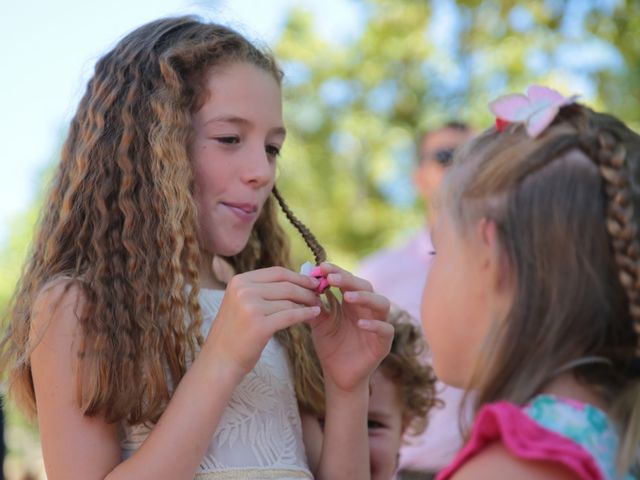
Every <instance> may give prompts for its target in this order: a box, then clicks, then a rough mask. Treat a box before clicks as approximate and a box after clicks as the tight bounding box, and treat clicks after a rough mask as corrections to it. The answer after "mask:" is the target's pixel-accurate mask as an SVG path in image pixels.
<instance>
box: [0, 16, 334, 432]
mask: <svg viewBox="0 0 640 480" xmlns="http://www.w3.org/2000/svg"><path fill="white" fill-rule="evenodd" d="M234 62H248V63H250V64H253V65H255V66H257V67H259V68H262V69H264V70H265V71H267V72H269V73H271V74H272V75H273V77H274V78H276V79H277V81H278V82H280V81H281V78H282V73H281V71H280V70H279V68H278V66H277V65H276V63H275V61H274V59H273V57H272V56H271V55H270V54H268V53H265V52H263V51H261V50H259V49H258V48H256V47H255V46H254V45H252V44H251V43H250V42H249V41H248V40H247V39H245V38H244V37H243V36H241V35H240V34H238V33H237V32H235V31H233V30H231V29H229V28H227V27H224V26H221V25H216V24H210V23H204V22H202V21H200V20H198V19H197V18H194V17H188V16H187V17H178V18H166V19H161V20H157V21H154V22H151V23H148V24H146V25H144V26H142V27H140V28H138V29H136V30H134V31H133V32H132V33H130V34H129V35H127V36H126V37H124V38H123V39H122V40H121V41H120V42H119V43H118V44H117V45H116V46H115V47H114V48H113V50H112V51H110V52H109V53H107V54H106V55H105V56H104V57H102V58H101V59H100V60H99V61H98V62H97V64H96V67H95V72H94V75H93V78H92V79H91V80H90V81H89V83H88V87H87V90H86V93H85V94H84V96H83V98H82V100H81V102H80V105H79V107H78V110H77V112H76V114H75V116H74V118H73V120H72V122H71V125H70V129H69V134H68V137H67V139H66V142H65V144H64V147H63V150H62V154H61V161H60V164H59V166H58V169H57V173H56V174H55V177H54V180H53V185H52V188H51V191H50V193H49V196H48V199H47V200H46V201H45V208H44V210H43V212H42V216H41V219H40V221H39V224H38V227H37V229H36V233H35V237H34V241H33V245H32V249H31V254H30V257H29V259H28V261H27V264H26V266H25V269H24V272H23V275H22V278H21V280H20V282H19V284H18V286H17V290H16V293H15V295H14V298H13V301H12V305H11V309H10V326H9V328H8V330H7V333H6V336H5V338H4V340H3V343H2V347H1V354H2V364H1V366H2V370H3V372H4V373H5V374H8V377H9V388H10V392H11V393H12V394H13V396H14V398H15V399H16V401H17V402H18V404H19V405H20V406H21V407H22V408H23V410H25V411H26V412H27V413H30V414H33V415H35V414H36V404H35V395H34V387H33V380H32V376H31V368H30V361H29V358H30V354H31V351H32V349H33V346H34V345H31V344H30V341H29V332H30V325H31V311H32V307H33V304H34V301H35V300H36V298H37V296H38V295H39V294H40V293H41V292H42V290H43V288H44V287H45V286H46V285H47V284H49V282H52V281H53V280H55V279H57V278H65V279H69V280H68V282H67V288H69V287H70V286H71V285H74V286H76V287H77V288H79V289H80V291H81V292H82V294H83V295H82V296H83V307H84V308H83V310H82V312H81V314H80V318H79V325H80V328H81V331H82V339H81V343H80V347H79V353H80V358H79V360H80V361H79V367H78V368H79V371H78V372H77V375H78V378H79V379H81V381H79V382H78V392H77V396H78V402H79V406H80V408H81V410H82V411H83V412H84V414H86V415H93V414H96V413H98V412H100V413H102V414H104V415H105V418H106V419H107V421H110V422H115V421H126V422H129V423H132V424H135V423H142V422H147V421H155V420H157V418H158V417H159V415H160V414H161V413H162V411H163V409H164V407H165V406H166V403H167V402H168V400H169V397H170V395H171V391H170V390H171V388H170V385H175V384H177V382H178V381H179V380H180V379H181V378H182V376H183V375H184V373H185V370H186V368H187V365H188V362H189V360H190V359H191V358H193V357H194V355H195V354H196V352H197V350H198V348H199V346H200V345H201V344H202V342H203V338H202V334H201V333H200V327H201V324H202V315H201V311H200V306H199V303H198V294H199V287H198V285H199V280H198V265H199V260H200V255H201V252H200V246H199V244H198V240H197V235H196V232H197V215H196V204H195V202H194V199H193V197H192V191H193V178H192V169H191V164H190V159H189V155H188V146H189V145H190V143H191V140H192V127H191V115H192V113H193V112H194V111H196V110H197V109H198V107H199V106H200V105H201V104H202V102H203V101H204V100H205V98H206V93H207V92H206V87H205V76H206V74H207V73H208V72H209V71H210V70H211V68H214V67H224V66H225V65H229V64H230V63H234ZM275 202H276V199H275V198H273V197H271V198H269V199H268V200H267V202H266V204H265V206H264V209H263V211H262V213H261V215H260V217H259V219H258V220H257V222H256V225H255V228H254V230H253V232H252V235H251V238H250V240H249V242H248V245H247V246H246V248H245V249H244V250H243V251H242V252H241V253H239V254H238V255H236V256H235V257H233V258H231V259H229V261H230V263H231V264H232V265H233V267H234V268H235V271H236V272H238V273H239V272H244V271H247V270H250V269H254V268H260V267H267V266H274V265H281V266H286V267H288V266H290V259H289V246H288V243H287V239H286V236H285V233H284V231H283V229H282V228H281V226H280V225H279V223H278V221H277V211H276V204H275ZM185 315H187V316H188V318H190V319H191V320H192V321H190V322H185ZM278 337H279V339H280V340H281V341H282V342H283V344H284V345H285V346H286V349H287V351H288V354H289V357H290V359H291V362H292V365H293V367H294V368H293V370H294V376H295V386H296V393H297V394H298V397H299V400H300V401H301V403H302V404H303V405H306V407H307V408H309V409H311V410H317V409H319V408H322V407H321V406H320V405H321V404H322V397H323V394H322V392H323V387H322V378H321V374H320V372H319V370H318V368H317V362H316V361H314V360H313V359H310V357H312V356H313V350H311V351H307V348H309V346H310V345H311V342H310V340H309V331H308V329H307V328H306V327H303V326H298V327H294V328H290V329H288V330H287V331H284V332H281V333H279V334H278ZM167 370H168V372H169V375H167V374H166V373H165V372H166V371H167Z"/></svg>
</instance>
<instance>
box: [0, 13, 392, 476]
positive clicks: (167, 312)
mask: <svg viewBox="0 0 640 480" xmlns="http://www.w3.org/2000/svg"><path fill="white" fill-rule="evenodd" d="M281 76H282V75H281V72H280V70H279V69H278V67H277V65H276V63H275V61H274V60H273V58H272V57H271V56H270V55H269V54H267V53H265V52H262V51H260V50H259V49H257V48H256V47H255V46H254V45H252V44H251V43H250V42H249V41H247V40H246V39H245V38H244V37H242V36H241V35H239V34H238V33H237V32H235V31H233V30H230V29H228V28H226V27H224V26H221V25H216V24H210V23H204V22H202V21H200V20H198V19H195V18H191V17H180V18H168V19H162V20H158V21H154V22H151V23H149V24H146V25H144V26H142V27H140V28H138V29H136V30H134V31H133V32H132V33H130V34H129V35H127V36H126V37H124V38H123V39H122V40H121V41H120V42H119V43H118V44H117V45H116V46H115V47H114V48H113V50H111V51H110V52H109V53H107V54H106V55H105V56H104V57H102V58H101V59H100V60H99V61H98V62H97V64H96V67H95V73H94V75H93V78H92V79H91V80H90V81H89V84H88V87H87V91H86V93H85V95H84V97H83V98H82V100H81V102H80V105H79V107H78V110H77V112H76V115H75V117H74V118H73V120H72V122H71V126H70V131H69V134H68V138H67V140H66V143H65V145H64V148H63V152H62V158H61V162H60V165H59V167H58V170H57V173H56V175H55V177H54V181H53V186H52V190H51V192H50V194H49V197H48V200H47V201H46V202H45V209H44V212H43V214H42V217H41V220H40V223H39V226H38V228H37V231H36V234H35V239H34V244H33V248H32V252H31V255H30V258H29V259H28V262H27V265H26V267H25V270H24V273H23V276H22V278H21V281H20V283H19V285H18V289H17V292H16V295H15V297H14V301H13V305H12V310H11V319H10V320H11V323H10V327H9V329H8V332H7V335H6V337H5V339H4V342H3V344H2V360H3V371H4V372H5V373H6V374H7V375H8V378H9V387H10V391H11V393H12V394H13V397H14V398H15V399H16V400H17V402H18V403H19V405H20V406H21V407H22V408H23V409H24V410H25V411H27V412H29V413H32V414H33V415H36V416H37V421H38V426H39V429H40V437H41V441H42V449H43V454H44V461H45V467H46V471H47V476H48V478H49V479H50V480H55V479H65V480H68V479H74V478H78V479H84V480H86V479H104V478H108V479H119V478H127V479H129V478H135V479H145V478H150V479H151V478H152V479H156V480H157V479H163V478H166V479H181V478H184V479H187V478H189V479H190V478H194V476H195V478H199V479H218V478H247V479H249V478H286V479H289V478H291V479H293V478H296V479H297V478H312V476H315V477H316V478H332V479H334V478H349V479H353V478H368V475H369V473H368V468H367V467H366V466H367V465H368V462H367V459H368V449H367V448H366V443H367V442H366V439H367V428H366V422H367V418H366V411H367V402H368V381H369V376H370V375H371V373H372V372H373V371H374V370H375V368H376V366H377V365H378V363H379V362H380V360H381V359H382V358H383V357H384V356H385V355H386V353H387V352H388V349H389V346H390V343H391V337H392V327H391V326H390V325H388V324H387V323H385V322H384V321H383V320H384V319H385V318H386V315H387V312H388V309H389V305H388V301H387V300H386V299H384V298H383V297H381V296H379V295H376V294H374V293H373V292H372V291H371V287H370V285H369V284H368V283H367V282H365V281H363V280H361V279H359V278H357V277H354V276H353V275H351V274H350V273H348V272H346V271H344V270H342V269H340V268H339V267H337V266H335V265H331V264H328V263H321V262H322V261H323V260H324V251H323V250H322V247H320V246H319V245H318V244H317V242H316V241H315V239H314V238H313V236H312V235H311V234H310V233H309V231H308V230H307V229H306V228H305V227H304V226H303V225H302V224H301V223H300V222H299V221H298V220H297V219H296V218H295V217H294V216H293V215H292V214H291V212H290V210H289V209H288V208H287V206H286V204H285V203H284V201H283V200H282V197H281V196H280V195H279V193H278V191H277V189H276V187H275V172H276V160H277V157H278V154H279V152H280V149H281V148H282V144H283V142H284V140H285V135H286V130H285V128H284V126H283V121H282V99H281V91H280V80H281ZM276 203H280V205H281V206H282V208H283V209H285V212H286V214H287V216H288V217H289V218H290V220H292V221H293V222H294V224H295V225H296V226H297V227H298V229H299V230H300V231H301V233H302V234H303V236H304V237H305V239H306V240H307V242H308V244H309V245H310V246H311V247H312V249H313V251H314V253H315V254H316V260H317V262H318V263H321V265H320V267H319V268H320V270H321V271H320V272H319V275H321V276H323V277H324V279H325V280H327V281H328V282H329V284H330V285H331V286H332V287H336V288H339V289H340V290H341V291H342V297H343V300H342V301H341V302H338V300H337V299H336V298H335V297H332V296H331V295H330V294H329V295H328V297H329V300H330V301H329V305H330V308H324V307H322V308H321V305H324V303H321V302H320V300H319V290H318V287H319V284H320V281H319V280H318V279H317V278H314V277H311V276H307V275H301V274H298V273H295V272H294V271H292V270H291V269H290V261H289V247H288V244H287V240H286V238H285V235H284V232H283V230H282V228H281V227H280V226H279V224H278V222H277V220H276ZM221 259H224V260H221ZM215 265H218V266H220V265H226V266H227V267H228V268H227V270H231V272H232V273H233V275H232V276H231V277H230V278H226V277H225V276H224V275H222V274H221V273H220V269H216V268H214V266H215ZM316 273H317V272H316ZM316 354H317V358H314V355H316ZM316 365H318V366H319V367H318V366H316ZM325 403H326V411H327V419H326V426H325V435H326V437H325V438H326V440H325V441H315V439H314V438H313V437H312V435H313V432H314V431H313V430H310V429H308V428H305V429H304V430H303V428H302V425H301V424H302V422H301V418H303V419H305V422H304V424H305V425H308V423H309V421H308V418H316V416H315V412H319V411H322V410H324V409H325ZM305 446H306V447H307V448H306V451H305ZM313 447H315V448H316V449H317V450H313ZM307 458H309V459H310V461H311V464H309V463H308V462H307Z"/></svg>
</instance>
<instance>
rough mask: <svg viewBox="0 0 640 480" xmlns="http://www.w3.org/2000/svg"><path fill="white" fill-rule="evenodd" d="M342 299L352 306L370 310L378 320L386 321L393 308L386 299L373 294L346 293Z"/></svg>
mask: <svg viewBox="0 0 640 480" xmlns="http://www.w3.org/2000/svg"><path fill="white" fill-rule="evenodd" d="M342 298H343V299H344V301H345V302H346V303H348V304H350V305H357V306H360V307H365V308H368V309H370V310H371V312H372V313H373V315H372V316H373V317H376V318H378V319H386V318H387V315H388V314H389V310H390V308H391V303H390V302H389V300H388V299H387V298H386V297H383V296H382V295H379V294H377V293H373V292H367V291H358V292H345V293H344V295H343V296H342Z"/></svg>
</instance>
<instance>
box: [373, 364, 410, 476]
mask: <svg viewBox="0 0 640 480" xmlns="http://www.w3.org/2000/svg"><path fill="white" fill-rule="evenodd" d="M398 395H399V393H398V390H397V388H396V385H395V384H394V383H393V382H392V381H391V380H390V379H389V378H387V377H386V376H385V375H384V374H383V373H382V371H381V370H380V369H378V370H376V371H375V372H374V374H373V375H372V376H371V395H370V396H369V411H368V424H369V458H370V460H369V462H370V468H371V480H389V479H390V478H393V475H394V473H395V471H396V469H397V467H398V452H399V450H400V445H401V444H402V433H403V431H404V426H403V424H402V403H401V402H400V398H399V396H398Z"/></svg>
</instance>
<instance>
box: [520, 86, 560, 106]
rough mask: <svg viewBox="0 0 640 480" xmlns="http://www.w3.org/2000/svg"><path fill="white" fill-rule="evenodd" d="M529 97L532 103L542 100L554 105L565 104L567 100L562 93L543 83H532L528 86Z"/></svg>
mask: <svg viewBox="0 0 640 480" xmlns="http://www.w3.org/2000/svg"><path fill="white" fill-rule="evenodd" d="M527 97H529V100H530V101H531V102H532V103H536V102H539V101H540V100H544V101H547V102H549V103H551V104H553V105H563V104H564V103H565V101H566V100H567V99H566V98H565V97H564V96H563V95H562V94H560V93H559V92H557V91H555V90H553V89H552V88H549V87H543V86H542V85H530V86H529V88H527Z"/></svg>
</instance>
